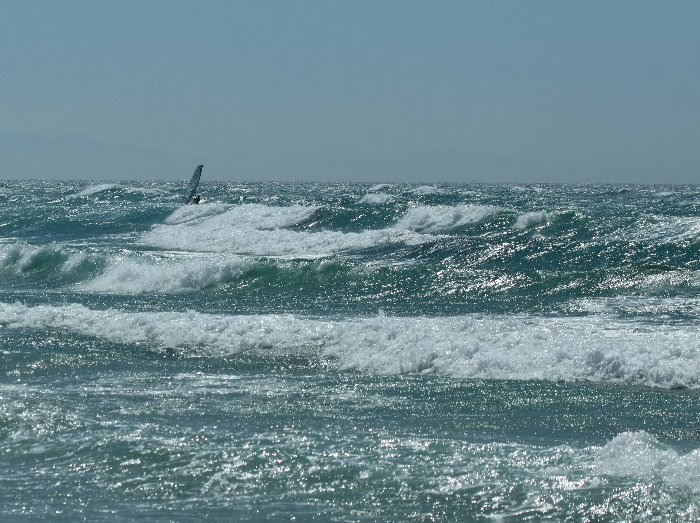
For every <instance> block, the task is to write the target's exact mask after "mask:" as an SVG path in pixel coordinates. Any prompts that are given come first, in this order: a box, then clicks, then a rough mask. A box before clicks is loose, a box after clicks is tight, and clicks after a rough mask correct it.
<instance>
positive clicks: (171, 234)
mask: <svg viewBox="0 0 700 523" xmlns="http://www.w3.org/2000/svg"><path fill="white" fill-rule="evenodd" d="M190 207H195V206H190ZM316 209H317V207H313V206H300V205H295V206H289V207H271V206H266V205H258V204H255V205H240V206H235V207H232V208H229V209H228V210H225V211H224V212H218V211H217V210H216V209H215V208H214V209H208V210H203V211H190V210H189V209H186V210H178V211H176V212H175V213H174V214H173V215H171V216H170V217H169V218H167V219H166V223H165V224H160V225H156V226H155V227H154V228H153V229H152V230H151V231H149V232H147V233H145V234H144V235H142V236H141V238H140V240H139V242H140V243H141V244H145V245H148V246H151V247H158V248H161V249H174V250H183V251H195V252H228V253H235V254H246V255H254V256H283V257H299V258H318V257H322V256H326V255H329V254H334V253H338V252H343V251H348V250H353V249H366V248H370V247H375V246H377V245H386V244H392V243H402V242H403V243H407V244H418V243H422V242H425V241H429V238H426V237H425V236H423V235H420V234H416V233H413V232H411V231H406V230H402V229H400V228H398V229H397V228H386V229H371V230H366V231H362V232H342V231H332V230H314V231H307V230H294V229H290V227H292V226H294V225H296V224H299V223H301V222H303V221H304V220H306V219H308V218H309V217H310V216H311V215H312V214H313V213H314V212H315V211H316ZM219 210H221V209H219Z"/></svg>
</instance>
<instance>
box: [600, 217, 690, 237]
mask: <svg viewBox="0 0 700 523" xmlns="http://www.w3.org/2000/svg"><path fill="white" fill-rule="evenodd" d="M624 237H625V239H626V240H632V241H661V242H665V243H677V242H681V241H687V240H690V241H695V242H697V241H699V240H700V218H698V217H694V216H693V217H690V216H681V217H679V216H648V217H647V218H646V219H645V220H644V221H643V222H642V223H640V224H637V225H635V227H634V230H629V231H627V232H626V233H625V234H624ZM613 239H615V240H619V233H615V236H614V238H613Z"/></svg>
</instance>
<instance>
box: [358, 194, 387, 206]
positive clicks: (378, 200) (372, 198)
mask: <svg viewBox="0 0 700 523" xmlns="http://www.w3.org/2000/svg"><path fill="white" fill-rule="evenodd" d="M393 201H394V197H393V196H391V195H390V194H384V193H369V194H365V195H364V196H363V197H362V198H360V203H370V204H375V205H381V204H385V203H389V202H393Z"/></svg>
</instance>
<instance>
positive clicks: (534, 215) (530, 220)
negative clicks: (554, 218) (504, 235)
mask: <svg viewBox="0 0 700 523" xmlns="http://www.w3.org/2000/svg"><path fill="white" fill-rule="evenodd" d="M548 221H549V213H547V212H546V211H533V212H526V213H523V214H521V215H520V216H518V219H517V220H516V221H515V225H513V227H515V228H516V229H529V228H530V227H534V226H535V225H540V224H542V223H547V222H548Z"/></svg>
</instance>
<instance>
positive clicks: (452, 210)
mask: <svg viewBox="0 0 700 523" xmlns="http://www.w3.org/2000/svg"><path fill="white" fill-rule="evenodd" d="M501 211H502V209H501V208H500V207H494V206H491V205H457V206H449V205H434V206H427V205H421V206H418V207H413V208H411V209H409V210H408V212H407V213H406V214H405V215H404V216H403V217H401V219H399V221H398V223H397V224H396V228H398V229H406V230H409V231H416V232H421V233H431V234H433V233H441V232H446V231H450V230H452V229H456V228H457V227H462V226H464V225H470V224H474V223H479V222H480V221H482V220H484V219H485V218H487V217H489V216H491V215H493V214H497V213H499V212H501Z"/></svg>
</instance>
